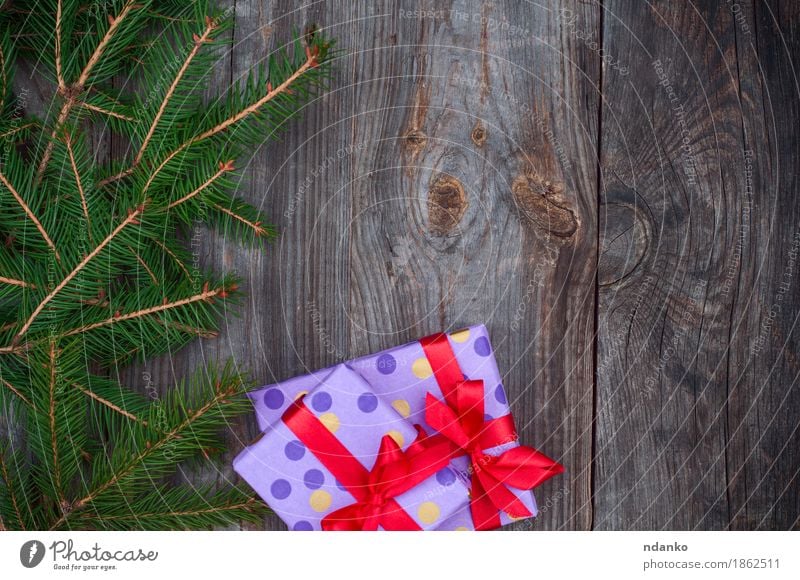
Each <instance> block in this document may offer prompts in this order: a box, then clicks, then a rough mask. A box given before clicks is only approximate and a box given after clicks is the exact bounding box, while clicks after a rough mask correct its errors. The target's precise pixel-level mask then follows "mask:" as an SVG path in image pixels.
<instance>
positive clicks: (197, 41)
mask: <svg viewBox="0 0 800 580" xmlns="http://www.w3.org/2000/svg"><path fill="white" fill-rule="evenodd" d="M215 28H216V25H215V24H214V22H213V21H212V20H209V21H208V24H207V25H206V29H205V30H204V31H203V34H201V35H200V36H199V37H197V38H196V39H195V41H194V46H193V47H192V50H191V51H189V54H188V55H187V57H186V60H184V61H183V64H182V65H181V68H180V69H179V70H178V73H177V75H175V78H174V79H173V81H172V84H171V85H170V86H169V88H168V89H167V92H166V93H165V94H164V99H163V100H162V101H161V106H160V107H159V108H158V112H157V113H156V116H155V117H154V118H153V122H152V123H150V128H149V129H148V130H147V135H145V137H144V139H143V140H142V145H141V146H140V147H139V151H138V152H137V153H136V157H135V158H134V160H133V165H134V167H135V166H137V165H139V163H140V162H141V160H142V157H144V152H145V150H146V149H147V146H148V145H149V144H150V140H151V139H152V138H153V134H154V133H155V131H156V127H157V126H158V123H159V121H161V117H162V116H163V115H164V111H166V109H167V104H168V103H169V101H170V99H171V98H172V95H174V94H175V91H176V89H177V88H178V84H179V83H180V82H181V79H182V78H183V75H184V74H186V71H187V70H188V69H189V65H190V64H191V63H192V61H193V60H194V57H195V56H197V53H198V52H199V51H200V47H202V46H203V43H205V42H206V41H207V40H208V37H209V36H210V35H211V33H212V32H213V30H214V29H215Z"/></svg>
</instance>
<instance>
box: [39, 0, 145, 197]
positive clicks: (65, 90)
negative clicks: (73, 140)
mask: <svg viewBox="0 0 800 580" xmlns="http://www.w3.org/2000/svg"><path fill="white" fill-rule="evenodd" d="M138 1H139V2H140V3H141V0H138ZM136 2H137V0H128V1H127V2H126V3H125V6H124V7H123V8H122V11H121V12H120V13H119V14H118V15H117V16H112V17H110V18H109V22H110V24H111V26H110V27H109V28H108V30H107V31H106V33H105V35H104V36H103V38H102V39H101V40H100V42H99V43H98V45H97V47H96V48H95V50H94V52H93V53H92V56H91V57H90V58H89V61H88V62H87V63H86V66H85V67H84V68H83V70H82V71H81V74H80V76H79V77H78V80H77V81H75V83H74V84H72V85H71V86H67V85H66V84H65V83H64V84H62V83H59V93H60V94H61V95H62V96H63V97H65V99H64V104H63V105H62V106H61V110H60V111H59V113H58V118H57V119H56V123H55V126H54V127H53V132H52V134H51V135H50V140H49V142H48V143H47V146H46V147H45V150H44V154H43V155H42V159H41V161H40V162H39V169H38V170H37V172H36V181H37V183H38V182H39V181H40V180H41V178H42V175H43V174H44V171H45V169H46V168H47V164H48V163H49V162H50V157H51V156H52V154H53V146H54V144H55V141H56V136H57V135H58V134H59V132H60V131H61V128H62V127H63V126H64V123H66V122H67V119H68V118H69V114H70V112H71V111H72V108H73V107H74V106H75V104H76V103H77V102H78V95H79V94H80V93H81V92H82V91H83V89H84V87H85V86H86V81H87V80H89V75H91V74H92V71H93V70H94V68H95V67H96V66H97V63H98V62H100V59H101V57H102V56H103V53H104V51H105V50H106V48H107V47H108V45H109V44H110V42H111V40H112V39H113V37H114V34H115V33H116V32H117V30H119V27H120V26H121V24H122V22H123V20H124V19H125V18H126V17H128V15H129V14H130V13H131V11H132V10H133V9H134V8H135V7H136ZM58 4H59V7H60V6H61V2H60V1H59V3H58ZM57 20H58V22H59V25H57V26H56V29H57V30H58V29H59V28H60V21H61V11H60V10H59V13H58V18H57ZM56 36H57V39H60V34H57V35H56ZM60 44H61V43H60V40H58V46H59V49H58V51H57V54H58V56H59V58H58V61H57V62H58V63H59V64H58V65H57V68H58V69H59V70H60V68H61V65H60V62H61V58H60Z"/></svg>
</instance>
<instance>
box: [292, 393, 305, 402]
mask: <svg viewBox="0 0 800 580" xmlns="http://www.w3.org/2000/svg"><path fill="white" fill-rule="evenodd" d="M307 394H308V391H300V392H299V393H297V394H296V395H295V396H294V400H295V401H296V400H297V399H302V398H303V397H305V396H306V395H307Z"/></svg>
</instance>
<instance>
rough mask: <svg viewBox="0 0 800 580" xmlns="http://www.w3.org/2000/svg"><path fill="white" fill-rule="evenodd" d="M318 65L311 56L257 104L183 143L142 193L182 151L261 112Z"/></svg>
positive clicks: (154, 173) (163, 163)
mask: <svg viewBox="0 0 800 580" xmlns="http://www.w3.org/2000/svg"><path fill="white" fill-rule="evenodd" d="M316 63H317V61H316V57H315V56H309V58H308V59H307V60H306V62H304V63H303V64H302V66H300V67H299V68H298V69H297V70H296V71H294V72H293V73H292V74H291V75H290V76H289V77H288V78H287V79H286V80H285V81H283V82H282V83H281V84H280V85H278V86H277V87H276V88H274V89H272V90H271V91H268V92H267V94H266V95H264V96H263V97H261V98H260V99H259V100H257V101H256V102H255V103H253V104H252V105H250V106H249V107H245V108H244V109H242V110H241V111H239V112H238V113H236V114H235V115H233V116H232V117H229V118H227V119H225V120H224V121H222V122H221V123H219V124H218V125H215V126H214V127H212V128H211V129H209V130H207V131H204V132H203V133H201V134H200V135H196V136H194V137H192V138H191V139H189V140H188V141H185V142H184V143H182V144H181V145H180V146H178V148H177V149H175V150H174V151H172V152H171V153H170V154H169V155H167V157H166V158H165V159H164V161H162V162H161V163H160V164H159V165H158V167H157V168H156V169H155V171H153V173H152V174H151V175H150V177H149V178H148V180H147V182H146V183H145V185H144V188H143V190H142V191H143V192H146V191H147V190H148V189H149V187H150V185H151V184H152V183H153V180H155V178H156V176H157V175H158V174H159V173H160V172H161V170H162V169H164V167H165V166H166V165H167V163H169V162H170V161H172V160H173V159H174V158H175V157H176V156H177V155H178V154H180V153H181V152H182V151H184V150H185V149H186V148H187V147H190V146H192V145H194V144H195V143H199V142H200V141H203V140H205V139H208V138H209V137H213V136H214V135H216V134H218V133H221V132H222V131H224V130H225V129H227V128H228V127H230V126H231V125H233V124H234V123H238V122H239V121H241V120H242V119H244V118H246V117H248V116H250V115H252V114H253V113H254V112H256V111H257V110H259V109H260V108H261V107H263V106H264V105H265V104H267V103H268V102H269V101H271V100H272V99H274V98H275V97H276V96H278V95H280V94H282V93H284V92H286V91H287V90H288V89H289V87H290V86H291V85H292V83H294V82H295V81H296V80H297V79H298V78H299V77H300V76H301V75H302V74H303V73H305V72H306V71H307V70H309V69H311V68H314V67H315V66H316Z"/></svg>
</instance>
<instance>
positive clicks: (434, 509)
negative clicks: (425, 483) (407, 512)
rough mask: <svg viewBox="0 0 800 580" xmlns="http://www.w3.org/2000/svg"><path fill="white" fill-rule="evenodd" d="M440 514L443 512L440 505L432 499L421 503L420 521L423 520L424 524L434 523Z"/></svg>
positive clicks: (418, 513) (418, 514)
mask: <svg viewBox="0 0 800 580" xmlns="http://www.w3.org/2000/svg"><path fill="white" fill-rule="evenodd" d="M440 515H441V512H440V511H439V506H438V505H436V504H435V503H433V502H432V501H426V502H425V503H423V504H420V506H419V509H418V510H417V516H418V517H419V521H421V522H422V523H423V524H432V523H433V522H435V521H436V520H438V519H439V516H440Z"/></svg>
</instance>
